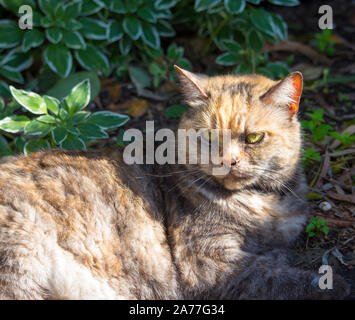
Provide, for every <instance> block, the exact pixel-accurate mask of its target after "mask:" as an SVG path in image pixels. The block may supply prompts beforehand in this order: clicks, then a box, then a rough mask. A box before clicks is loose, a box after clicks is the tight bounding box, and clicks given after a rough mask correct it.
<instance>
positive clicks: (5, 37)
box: [0, 20, 23, 48]
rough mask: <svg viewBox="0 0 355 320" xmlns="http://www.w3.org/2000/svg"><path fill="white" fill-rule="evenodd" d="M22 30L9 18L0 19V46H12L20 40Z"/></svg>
mask: <svg viewBox="0 0 355 320" xmlns="http://www.w3.org/2000/svg"><path fill="white" fill-rule="evenodd" d="M22 36H23V31H22V30H21V29H20V28H19V27H18V25H17V23H16V22H14V21H11V20H0V48H13V47H15V46H17V45H18V44H19V43H20V42H21V41H22Z"/></svg>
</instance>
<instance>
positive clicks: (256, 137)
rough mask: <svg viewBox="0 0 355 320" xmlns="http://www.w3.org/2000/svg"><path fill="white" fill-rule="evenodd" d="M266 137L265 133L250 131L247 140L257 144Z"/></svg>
mask: <svg viewBox="0 0 355 320" xmlns="http://www.w3.org/2000/svg"><path fill="white" fill-rule="evenodd" d="M263 138H264V134H263V133H249V134H248V135H247V136H246V138H245V140H246V142H247V143H251V144H255V143H258V142H260V141H261V140H262V139H263Z"/></svg>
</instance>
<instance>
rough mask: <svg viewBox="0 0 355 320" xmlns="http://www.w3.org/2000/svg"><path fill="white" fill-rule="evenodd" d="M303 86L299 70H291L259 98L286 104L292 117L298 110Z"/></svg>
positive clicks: (277, 103) (281, 104) (268, 101)
mask: <svg viewBox="0 0 355 320" xmlns="http://www.w3.org/2000/svg"><path fill="white" fill-rule="evenodd" d="M302 88H303V77H302V73H301V72H298V71H296V72H292V73H291V74H289V75H288V76H287V77H286V78H284V79H283V80H281V81H280V82H279V83H278V84H276V85H275V86H274V87H272V88H271V89H269V91H268V92H266V93H265V94H264V95H263V96H261V97H260V99H261V100H262V101H263V102H265V103H268V104H269V103H272V104H275V105H280V106H287V107H288V109H289V112H290V116H291V117H292V116H293V115H294V114H295V113H297V111H298V106H299V103H300V99H301V94H302Z"/></svg>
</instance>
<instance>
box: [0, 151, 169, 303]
mask: <svg viewBox="0 0 355 320" xmlns="http://www.w3.org/2000/svg"><path fill="white" fill-rule="evenodd" d="M151 184H152V182H151V181H150V179H149V175H147V174H146V172H145V171H144V170H142V169H141V168H139V167H138V166H128V165H125V163H124V162H123V160H122V155H121V153H120V152H118V151H104V152H92V153H83V152H64V151H49V152H39V153H34V154H32V155H30V156H19V157H12V158H7V159H5V160H2V161H1V162H0V282H9V283H10V282H11V281H10V280H11V278H14V277H16V274H17V275H18V276H20V275H21V274H26V273H28V272H30V273H32V276H31V277H32V278H31V281H32V282H36V283H39V284H38V285H33V286H32V287H31V286H28V295H30V294H35V295H36V298H40V297H42V298H43V297H44V295H47V296H50V297H64V298H65V297H70V298H88V297H86V296H85V292H91V293H92V292H95V290H96V291H97V292H98V293H97V294H96V296H98V297H100V296H102V297H103V298H117V297H124V298H157V297H159V294H161V295H163V293H162V292H164V294H165V295H166V294H167V295H169V294H170V295H173V294H174V293H172V292H174V288H173V289H171V290H166V288H165V287H167V286H168V282H171V281H173V282H174V277H175V276H174V274H173V272H172V270H173V268H172V265H171V257H170V252H169V248H168V245H167V241H166V237H165V229H164V225H163V218H162V216H161V215H160V213H159V212H160V210H159V201H160V200H159V199H160V196H159V193H158V192H156V191H155V190H156V188H154V187H152V185H151ZM163 260H166V261H165V263H166V266H167V269H166V270H164V268H161V267H160V266H161V263H162V261H163ZM20 261H22V262H20ZM169 267H170V270H169ZM53 272H54V274H51V273H53ZM37 273H38V274H37ZM68 273H71V274H72V275H71V276H70V277H69V278H68ZM20 277H21V276H20ZM64 279H66V280H64ZM147 279H150V280H151V281H152V282H154V283H155V284H153V285H152V283H148V281H147ZM27 281H29V282H31V281H30V280H27ZM21 283H24V282H23V281H21ZM84 283H85V284H84ZM145 283H146V284H145ZM169 285H170V284H169ZM75 286H77V287H78V288H77V292H75ZM82 286H84V288H82ZM85 286H89V287H90V288H87V289H85ZM30 287H31V288H30ZM69 287H72V288H71V289H70V290H69V289H68V288H69ZM79 287H80V288H79ZM92 287H94V289H93V288H92ZM162 287H164V290H162ZM40 288H42V289H43V292H42V291H41V290H42V289H40ZM16 290H18V292H27V291H26V290H27V289H26V290H25V291H23V290H22V289H21V290H20V289H16ZM16 290H15V288H14V287H13V288H11V289H8V293H7V294H8V295H10V293H11V295H12V296H16V293H15V291H16ZM169 291H170V292H169ZM30 292H32V293H30ZM2 294H3V295H5V293H2ZM0 296H1V289H0ZM24 297H25V296H24ZM164 297H165V298H166V297H167V296H161V298H164Z"/></svg>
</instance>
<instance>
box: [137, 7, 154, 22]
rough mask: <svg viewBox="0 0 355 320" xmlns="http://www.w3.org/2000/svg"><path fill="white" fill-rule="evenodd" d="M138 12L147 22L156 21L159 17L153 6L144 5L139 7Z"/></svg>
mask: <svg viewBox="0 0 355 320" xmlns="http://www.w3.org/2000/svg"><path fill="white" fill-rule="evenodd" d="M137 14H138V16H139V17H140V18H142V19H143V20H145V21H147V22H151V23H156V22H157V18H156V16H155V13H154V9H153V8H152V7H151V6H143V7H141V8H139V9H138V11H137Z"/></svg>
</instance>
